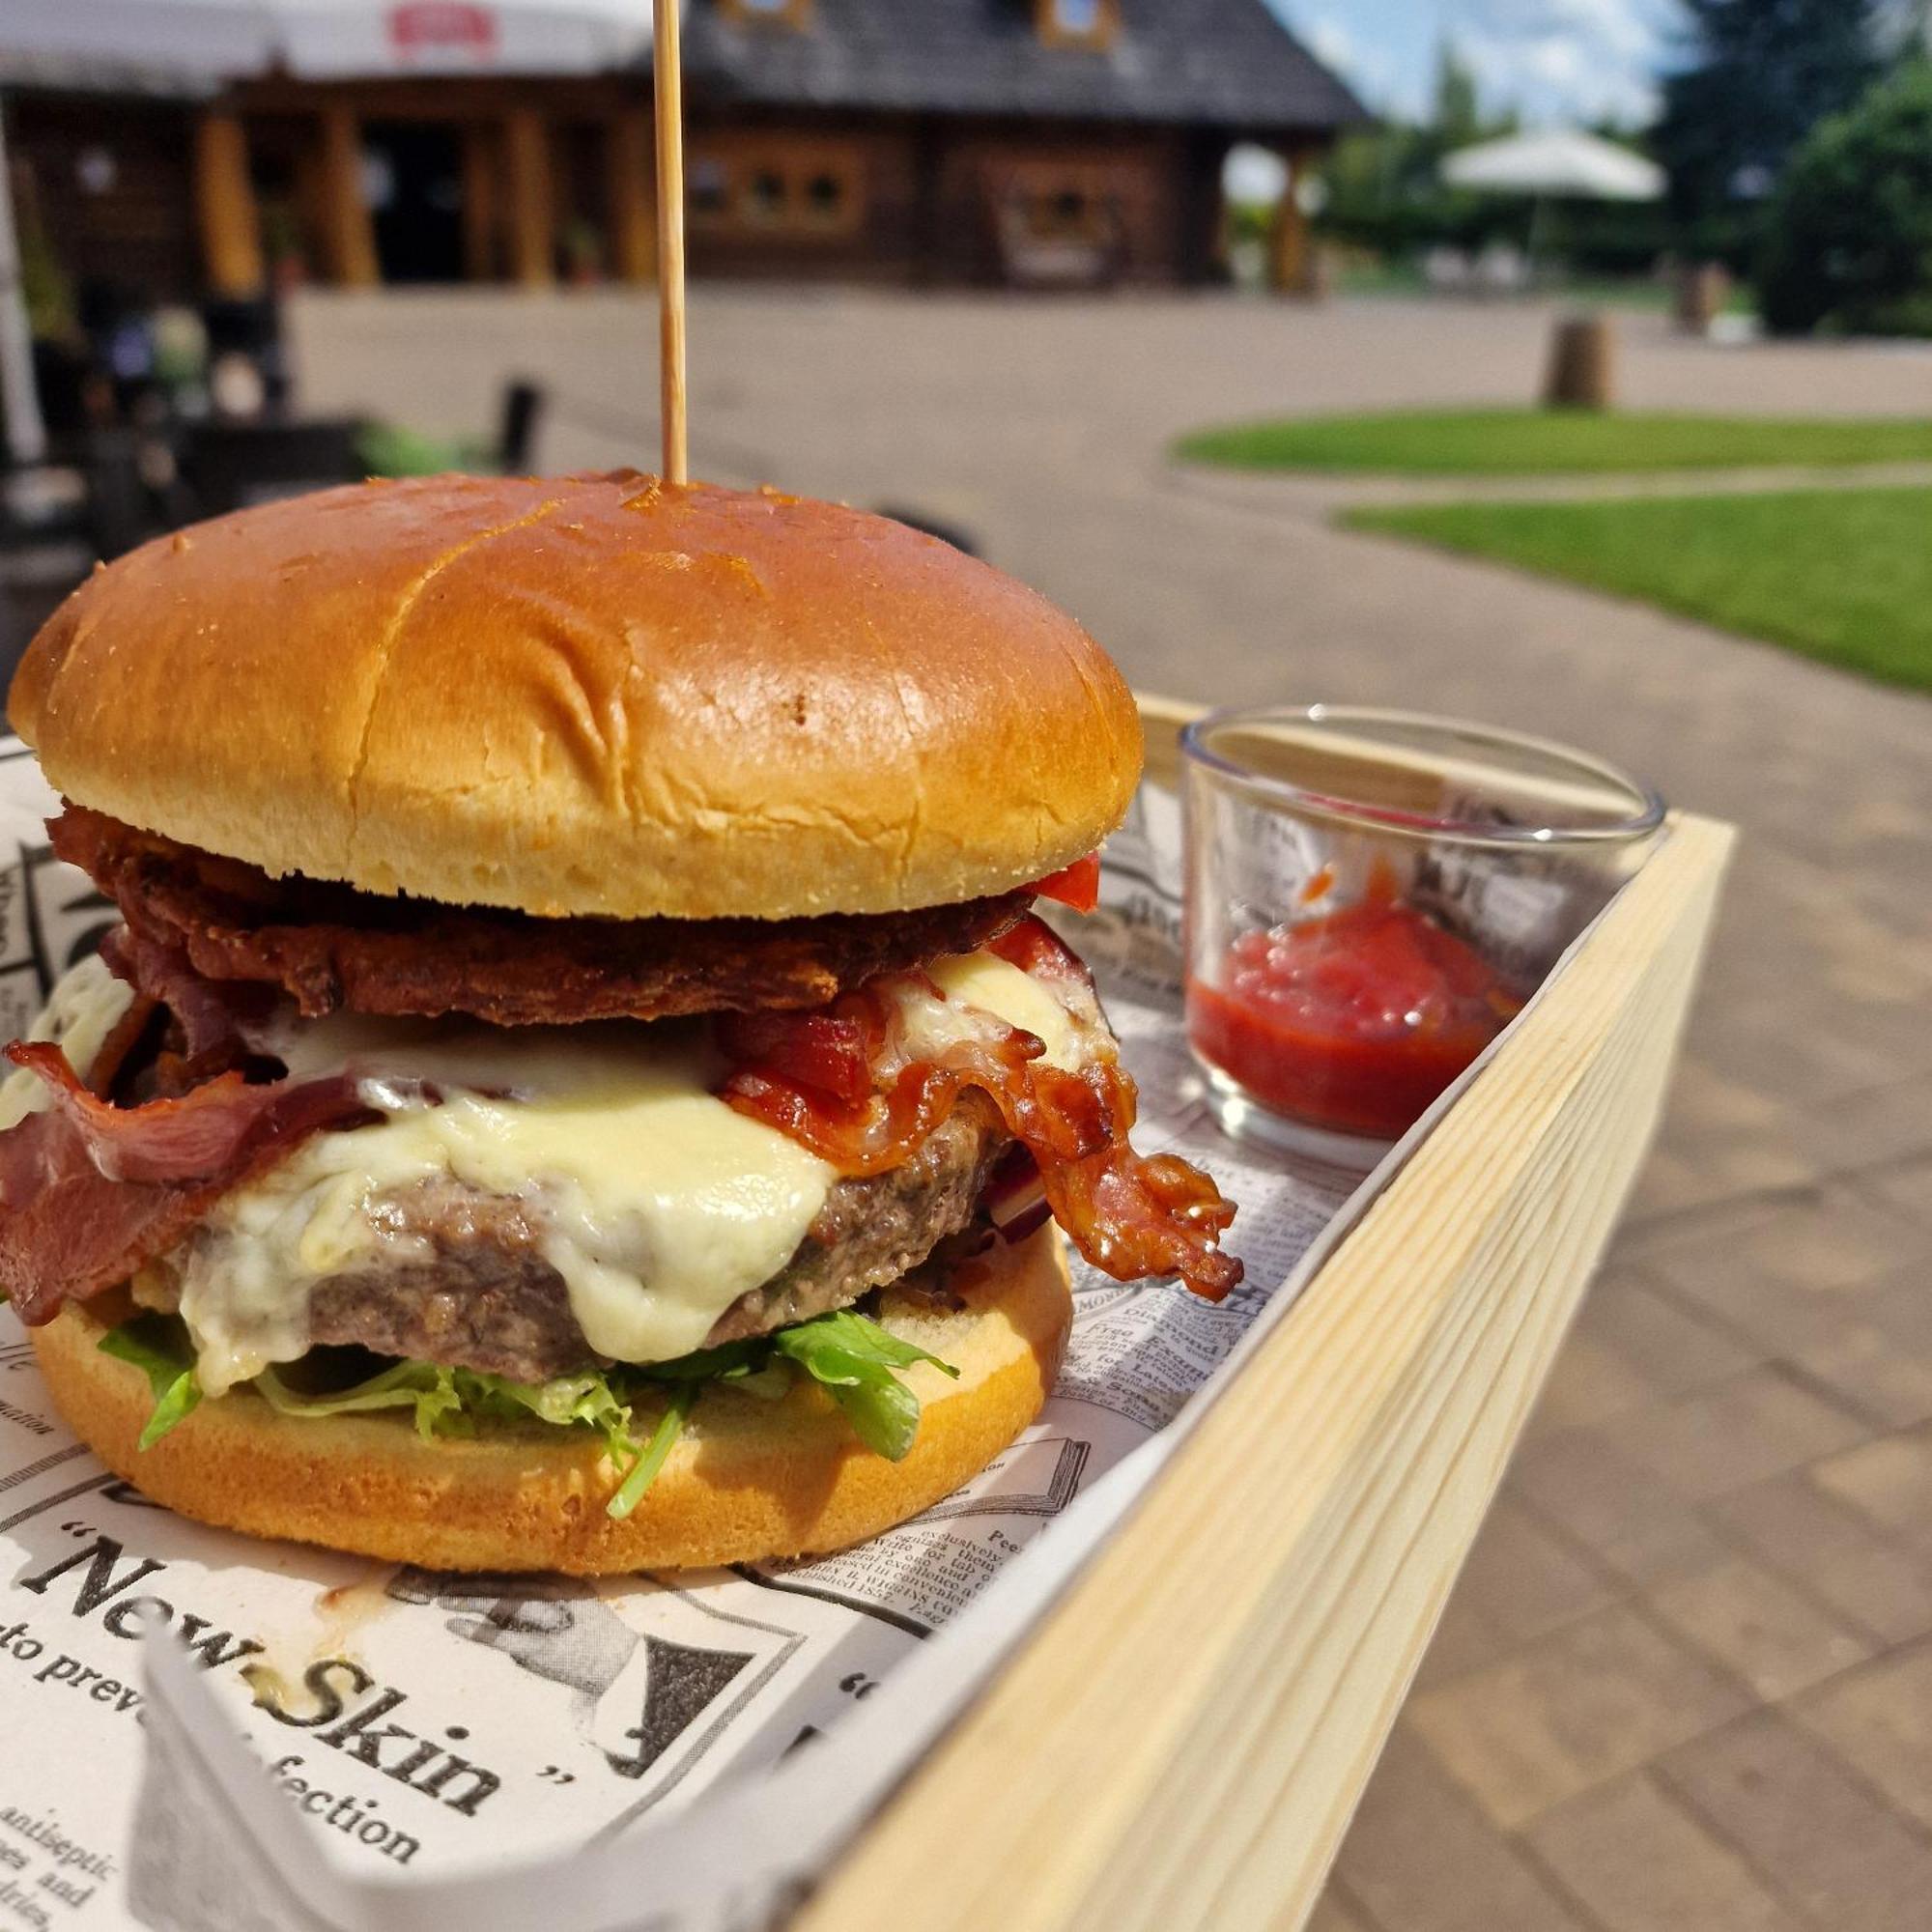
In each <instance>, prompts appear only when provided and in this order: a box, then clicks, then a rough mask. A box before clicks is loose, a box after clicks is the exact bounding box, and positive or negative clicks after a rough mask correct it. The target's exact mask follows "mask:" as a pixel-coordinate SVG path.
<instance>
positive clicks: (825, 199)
mask: <svg viewBox="0 0 1932 1932" xmlns="http://www.w3.org/2000/svg"><path fill="white" fill-rule="evenodd" d="M844 211H845V184H844V182H843V181H842V180H841V179H840V178H839V177H838V175H835V174H832V173H830V172H827V171H824V170H821V171H820V172H819V173H817V174H815V175H813V176H812V178H811V179H810V181H809V182H807V183H806V185H805V212H806V213H807V215H808V216H809V217H810V219H811V220H812V221H813V222H814V223H817V224H818V225H820V226H824V225H827V224H831V223H836V222H837V221H838V219H839V217H840V216H841V215H842V214H843V213H844Z"/></svg>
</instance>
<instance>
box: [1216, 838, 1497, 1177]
mask: <svg viewBox="0 0 1932 1932" xmlns="http://www.w3.org/2000/svg"><path fill="white" fill-rule="evenodd" d="M1329 883H1330V881H1329V879H1328V878H1327V876H1326V875H1325V874H1324V875H1321V876H1319V877H1318V880H1317V882H1316V890H1315V892H1314V894H1312V895H1308V896H1319V895H1320V894H1321V893H1322V892H1325V890H1326V889H1327V885H1328V884H1329ZM1218 978H1219V983H1218V985H1208V984H1207V983H1205V982H1204V981H1202V980H1198V979H1197V980H1193V981H1192V982H1191V983H1190V984H1189V986H1188V997H1187V1026H1188V1037H1189V1038H1190V1040H1191V1041H1192V1043H1193V1045H1194V1048H1195V1051H1196V1052H1198V1053H1199V1054H1201V1055H1202V1056H1203V1058H1205V1059H1207V1060H1208V1061H1209V1062H1211V1063H1212V1064H1213V1065H1216V1066H1219V1067H1221V1068H1222V1069H1223V1070H1224V1071H1225V1072H1227V1073H1229V1074H1231V1075H1232V1076H1233V1077H1234V1078H1235V1079H1236V1081H1238V1082H1239V1083H1240V1085H1241V1086H1242V1087H1243V1088H1244V1089H1245V1090H1246V1091H1247V1092H1248V1093H1249V1094H1253V1095H1254V1097H1255V1098H1256V1099H1258V1100H1261V1101H1263V1102H1264V1103H1265V1104H1266V1105H1267V1106H1269V1107H1272V1108H1274V1109H1275V1110H1276V1111H1277V1112H1279V1113H1283V1114H1289V1115H1293V1117H1294V1118H1296V1119H1298V1120H1302V1121H1306V1122H1311V1123H1313V1124H1314V1125H1316V1126H1320V1127H1325V1128H1329V1129H1331V1130H1333V1131H1335V1132H1338V1133H1345V1134H1360V1135H1363V1136H1367V1137H1370V1138H1373V1139H1376V1140H1394V1139H1396V1138H1397V1137H1398V1136H1400V1135H1401V1134H1403V1133H1406V1131H1407V1130H1408V1128H1409V1127H1411V1126H1412V1125H1414V1123H1415V1122H1416V1121H1417V1120H1419V1119H1420V1118H1421V1117H1422V1115H1423V1113H1424V1112H1425V1111H1427V1109H1428V1107H1429V1104H1430V1102H1431V1101H1432V1100H1434V1099H1435V1097H1436V1095H1437V1094H1440V1093H1441V1092H1442V1091H1443V1089H1444V1088H1446V1087H1447V1086H1448V1085H1449V1084H1450V1082H1451V1081H1453V1080H1454V1079H1455V1078H1456V1076H1457V1075H1458V1074H1459V1073H1461V1072H1462V1071H1463V1068H1465V1067H1466V1066H1467V1065H1469V1064H1470V1063H1471V1062H1472V1061H1473V1060H1474V1059H1475V1058H1476V1056H1477V1055H1478V1054H1480V1053H1481V1052H1482V1050H1483V1049H1484V1048H1485V1047H1486V1046H1487V1045H1488V1044H1489V1043H1490V1041H1491V1040H1492V1039H1493V1038H1494V1037H1496V1035H1497V1034H1498V1033H1500V1032H1501V1031H1502V1029H1503V1027H1504V1026H1505V1025H1506V1024H1507V1023H1508V1021H1509V1020H1510V1019H1511V1018H1512V1017H1513V1016H1514V1015H1515V1013H1516V1012H1517V1011H1518V1009H1520V1007H1521V1005H1522V1001H1521V999H1520V997H1519V996H1518V995H1517V993H1516V992H1515V991H1514V990H1513V989H1512V988H1511V987H1510V985H1509V984H1508V982H1507V981H1505V980H1503V979H1502V978H1501V976H1500V975H1498V974H1497V973H1496V972H1495V970H1494V969H1493V968H1492V966H1491V965H1490V964H1489V963H1488V962H1487V961H1486V960H1485V959H1484V958H1483V956H1482V955H1481V954H1480V953H1479V952H1476V951H1475V950H1474V949H1473V948H1472V947H1470V946H1468V945H1467V944H1465V943H1464V942H1463V940H1461V939H1458V938H1457V937H1456V936H1455V935H1454V934H1453V933H1451V932H1448V931H1445V930H1444V928H1443V927H1441V926H1440V925H1438V924H1436V923H1435V921H1434V920H1433V919H1431V918H1430V917H1429V915H1428V914H1427V913H1424V912H1419V911H1417V910H1416V909H1415V908H1414V907H1413V906H1410V905H1407V904H1405V903H1404V902H1403V900H1402V898H1401V897H1400V895H1399V894H1398V892H1397V889H1396V883H1395V879H1394V876H1393V874H1392V873H1391V872H1389V870H1388V869H1387V867H1378V868H1377V870H1376V872H1375V874H1374V875H1373V876H1372V877H1371V879H1370V881H1369V889H1368V893H1367V895H1366V896H1364V897H1363V898H1362V899H1361V900H1360V901H1359V902H1358V903H1356V904H1354V905H1351V906H1347V907H1344V908H1343V909H1342V910H1341V911H1339V912H1333V913H1327V914H1324V915H1321V916H1320V917H1317V918H1312V919H1304V920H1300V921H1297V922H1294V923H1288V924H1283V925H1276V926H1270V927H1269V928H1268V929H1267V930H1266V931H1264V932H1250V933H1247V934H1245V935H1244V936H1243V937H1241V938H1240V939H1237V940H1236V942H1235V944H1234V945H1233V946H1232V947H1231V948H1230V949H1229V951H1228V953H1227V955H1226V957H1225V958H1224V959H1223V961H1222V964H1221V969H1220V973H1219V976H1218Z"/></svg>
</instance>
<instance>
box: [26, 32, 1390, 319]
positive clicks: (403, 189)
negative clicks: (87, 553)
mask: <svg viewBox="0 0 1932 1932" xmlns="http://www.w3.org/2000/svg"><path fill="white" fill-rule="evenodd" d="M149 4H150V9H151V12H152V13H153V14H156V15H157V16H165V15H166V14H168V13H169V12H170V11H171V7H172V5H173V4H174V0H149ZM182 4H184V5H186V6H188V7H190V8H192V7H194V6H196V5H199V6H202V7H203V8H204V9H205V7H206V5H207V4H208V0H182ZM275 11H276V10H275V9H274V8H273V7H270V9H269V12H270V15H272V14H274V12H275ZM296 11H297V12H298V11H299V10H298V8H297V9H296ZM531 11H532V0H524V5H523V6H522V7H521V8H519V7H517V6H510V7H505V8H500V9H499V8H498V7H497V6H493V5H487V4H469V0H462V3H461V4H453V0H401V4H397V5H393V6H387V7H372V9H371V10H370V13H371V15H372V18H373V19H374V21H375V22H376V26H377V31H376V33H375V35H374V36H373V37H372V38H371V39H370V40H369V41H368V43H366V45H364V46H362V47H361V48H360V49H359V50H358V51H357V52H355V53H345V52H343V51H341V50H339V49H336V48H333V47H330V48H327V49H321V50H319V49H317V48H316V47H314V46H313V45H306V46H305V45H304V43H301V42H300V41H299V40H298V39H292V40H291V42H290V43H289V44H288V45H287V46H282V45H274V46H270V48H268V49H266V58H262V57H261V56H260V55H259V54H258V53H257V52H255V51H254V50H251V49H249V48H248V47H247V46H246V44H245V43H241V44H238V45H237V46H236V47H235V48H233V49H232V50H230V51H229V52H228V53H226V54H224V53H223V52H222V50H220V49H219V48H212V49H210V50H209V51H208V55H207V58H208V59H209V60H210V61H211V63H213V65H212V67H211V68H210V69H208V70H205V71H203V72H201V73H200V74H195V73H193V72H192V66H191V64H190V63H186V62H184V63H182V64H181V65H179V66H173V67H172V76H173V78H172V85H169V84H168V83H166V82H159V81H156V80H152V79H151V80H150V81H149V83H148V84H147V86H146V87H145V88H144V89H141V90H140V91H136V88H135V87H133V86H130V84H129V80H128V71H127V69H126V67H125V65H124V64H122V63H120V62H116V61H108V60H104V59H96V60H94V61H92V62H89V61H81V60H75V59H69V60H68V61H66V62H63V63H61V64H59V65H55V64H53V63H49V62H47V61H45V60H43V61H42V62H41V63H40V64H39V65H38V66H37V65H36V64H34V63H32V62H25V61H22V62H16V65H15V70H14V71H15V79H16V85H15V89H14V99H13V106H12V146H13V153H14V192H15V195H16V198H17V200H18V202H19V204H20V209H21V227H22V230H23V233H24V234H25V235H26V236H27V237H28V239H29V243H30V247H31V250H32V251H33V252H34V253H35V254H36V255H37V256H38V257H40V258H41V273H42V274H43V277H61V278H64V279H65V280H67V281H68V282H70V283H72V284H75V285H78V284H81V283H88V282H99V281H103V280H114V281H118V282H121V283H123V284H126V285H129V286H132V287H138V288H139V289H140V290H141V291H143V292H144V293H146V294H147V295H149V296H151V297H153V298H156V299H173V300H179V299H183V298H187V297H189V296H190V295H192V294H194V293H195V292H196V291H197V290H198V289H200V288H204V287H205V288H206V289H207V290H208V291H209V292H211V293H213V294H214V295H216V296H219V297H225V298H248V297H252V296H256V295H259V294H261V293H262V292H263V290H264V289H265V288H268V287H270V286H273V287H275V288H279V289H286V288H289V287H291V286H296V285H299V284H302V283H315V284H324V285H340V286H347V287H369V286H375V285H378V284H395V283H425V282H428V283H436V282H457V281H468V282H486V283H487V282H509V283H515V284H518V285H520V286H523V287H542V286H547V285H549V284H551V283H553V282H555V281H559V280H562V281H567V282H580V283H581V282H593V281H600V280H607V279H608V280H614V281H620V282H642V281H648V280H649V279H650V278H651V275H652V273H653V260H654V245H655V242H654V236H653V229H652V201H653V184H652V173H651V132H650V80H649V74H648V71H647V50H643V49H639V47H637V46H635V45H626V44H625V43H624V41H623V40H622V39H621V38H619V37H617V36H614V35H613V36H611V37H607V38H605V39H603V40H602V41H601V42H600V41H599V40H597V39H595V38H590V37H580V38H579V40H578V41H577V42H576V43H573V47H574V50H575V51H576V52H577V54H578V55H579V57H580V62H581V64H580V65H579V66H578V69H577V71H557V70H561V69H564V68H565V67H566V65H567V63H566V61H565V60H564V59H563V58H562V57H561V56H560V54H559V52H558V50H557V49H555V48H547V49H544V50H543V58H542V60H541V62H540V63H538V62H533V61H528V60H520V58H519V42H520V41H521V42H523V43H529V42H530V41H531V39H532V36H533V35H534V33H535V31H536V30H535V27H534V26H533V25H532V26H527V27H526V28H524V29H523V31H522V32H521V34H520V33H519V32H517V31H516V30H515V29H514V28H512V27H509V26H506V24H505V17H506V16H508V17H509V18H510V19H512V20H514V19H515V18H516V16H517V15H518V14H520V13H521V14H529V13H530V12H531ZM536 11H539V12H540V11H541V10H540V9H539V10H536ZM642 18H643V19H644V20H645V22H646V23H647V21H648V12H647V10H643V11H642ZM55 24H56V25H58V23H57V22H56V23H55ZM53 38H54V39H55V40H56V41H57V40H58V38H59V37H58V34H56V35H55V36H54V37H53ZM156 51H157V52H158V51H161V49H160V48H159V47H157V49H156ZM258 59H259V61H260V67H259V70H258V69H257V67H256V62H257V60H258ZM192 65H198V63H194V64H192ZM539 65H540V66H541V67H542V68H543V69H544V70H548V71H540V72H539V71H532V70H533V69H534V68H536V67H538V66H539ZM686 71H687V82H686V85H687V103H688V104H687V113H688V127H689V134H688V140H689V146H688V161H687V174H688V183H689V228H690V248H691V262H692V269H693V271H694V272H695V273H696V274H700V275H763V276H783V277H813V278H816V277H839V278H848V279H865V280H882V281H896V282H925V283H979V284H989V283H1028V284H1052V285H1056V286H1075V287H1083V286H1084V287H1092V286H1100V285H1108V284H1112V283H1117V282H1127V283H1141V284H1148V283H1189V282H1200V281H1203V280H1206V279H1208V278H1209V277H1211V276H1212V275H1214V274H1215V273H1217V272H1218V271H1219V270H1220V268H1221V266H1222V264H1223V263H1224V261H1225V253H1226V241H1227V222H1226V211H1225V209H1224V204H1223V195H1222V172H1223V164H1224V162H1225V160H1226V157H1227V155H1228V153H1229V150H1230V148H1231V147H1232V146H1233V145H1234V144H1235V143H1236V142H1237V141H1242V142H1249V143H1258V144H1261V145H1263V146H1265V147H1267V148H1269V149H1272V150H1274V151H1276V152H1278V153H1279V154H1280V155H1281V156H1283V157H1284V158H1285V159H1286V160H1287V161H1288V162H1289V164H1290V165H1291V166H1293V167H1295V168H1298V169H1300V170H1302V171H1303V172H1304V173H1305V172H1306V171H1307V170H1309V169H1310V168H1311V167H1312V166H1313V165H1314V163H1315V162H1316V161H1317V160H1318V159H1319V158H1320V157H1321V156H1322V155H1324V154H1325V153H1326V152H1327V151H1328V149H1329V148H1330V147H1331V146H1332V145H1333V142H1334V140H1335V138H1336V136H1337V134H1338V132H1340V131H1341V130H1342V129H1344V128H1348V127H1350V126H1352V125H1355V124H1357V123H1359V122H1361V121H1362V120H1363V119H1365V116H1364V113H1363V110H1362V109H1361V107H1360V106H1359V104H1358V103H1357V102H1356V100H1355V99H1354V98H1353V97H1352V95H1351V94H1350V92H1349V90H1348V89H1347V88H1346V87H1345V86H1344V85H1343V84H1342V83H1341V82H1340V81H1339V80H1338V79H1337V78H1336V77H1335V76H1334V75H1333V74H1332V73H1331V72H1330V71H1328V70H1327V69H1326V68H1324V67H1323V66H1322V64H1321V62H1320V61H1318V60H1317V59H1315V58H1314V56H1312V55H1311V54H1310V53H1309V52H1308V51H1307V50H1306V49H1305V48H1304V47H1303V46H1302V45H1301V44H1300V43H1298V42H1297V41H1296V40H1295V38H1294V37H1293V34H1292V33H1291V32H1290V31H1289V29H1288V28H1287V26H1286V25H1284V24H1283V23H1282V21H1281V20H1280V19H1279V18H1278V17H1277V16H1276V15H1275V14H1273V13H1271V12H1270V11H1269V10H1268V8H1267V7H1266V6H1265V5H1264V4H1263V0H994V4H987V0H937V4H927V5H923V6H920V7H908V6H903V5H894V4H889V0H696V4H695V5H693V6H692V8H691V17H690V22H689V26H688V28H687V58H686ZM197 80H199V81H200V82H201V83H202V85H200V86H197V85H196V84H195V83H196V81H197ZM21 83H25V84H21ZM157 89H158V90H159V91H161V92H162V93H164V94H172V95H173V97H174V98H172V99H167V98H157ZM185 96H186V97H188V98H184V97H185ZM1284 206H1285V215H1284V219H1285V220H1286V221H1287V223H1288V224H1289V226H1290V230H1291V232H1290V233H1288V234H1287V235H1286V236H1285V237H1284V240H1283V244H1282V247H1281V249H1280V250H1279V252H1278V256H1277V261H1278V265H1279V269H1280V272H1281V273H1283V274H1284V275H1286V276H1289V277H1293V276H1294V275H1297V274H1299V273H1300V272H1302V270H1303V265H1304V263H1305V259H1306V257H1305V247H1304V242H1303V240H1302V235H1301V232H1300V229H1301V220H1300V210H1299V207H1298V204H1296V203H1295V202H1294V201H1293V199H1290V200H1289V201H1287V202H1286V203H1285V204H1284Z"/></svg>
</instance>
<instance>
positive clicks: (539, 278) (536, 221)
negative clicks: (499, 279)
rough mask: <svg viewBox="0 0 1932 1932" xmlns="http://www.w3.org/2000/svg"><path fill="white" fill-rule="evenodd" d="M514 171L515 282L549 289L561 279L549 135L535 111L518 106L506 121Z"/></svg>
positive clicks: (505, 141)
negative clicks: (554, 229)
mask: <svg viewBox="0 0 1932 1932" xmlns="http://www.w3.org/2000/svg"><path fill="white" fill-rule="evenodd" d="M503 147H504V152H505V154H506V156H507V157H508V161H509V172H510V279H511V280H512V281H514V282H515V283H517V284H518V286H519V287H521V288H526V289H547V288H549V287H550V285H551V283H552V282H553V281H554V280H555V278H556V255H555V241H554V236H553V233H552V231H553V228H554V216H555V211H554V207H553V206H552V199H551V179H550V130H549V129H548V128H546V127H545V126H544V119H543V116H542V115H541V114H540V113H539V112H538V111H537V110H536V109H535V108H534V107H513V108H511V110H510V112H509V113H508V115H506V116H505V117H504V121H503Z"/></svg>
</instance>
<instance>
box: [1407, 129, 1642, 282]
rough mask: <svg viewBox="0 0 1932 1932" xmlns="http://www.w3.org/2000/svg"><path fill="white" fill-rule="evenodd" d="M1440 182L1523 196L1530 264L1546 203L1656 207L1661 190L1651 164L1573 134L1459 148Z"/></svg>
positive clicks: (1444, 166) (1590, 136) (1533, 135)
mask: <svg viewBox="0 0 1932 1932" xmlns="http://www.w3.org/2000/svg"><path fill="white" fill-rule="evenodd" d="M1442 179H1443V180H1444V181H1445V182H1447V183H1448V184H1449V185H1450V186H1451V187H1462V188H1469V189H1472V190H1474V191H1475V192H1477V193H1481V194H1514V195H1522V196H1526V197H1527V198H1528V200H1529V203H1530V211H1529V243H1528V248H1527V257H1528V260H1529V261H1530V262H1531V263H1532V264H1534V262H1535V260H1536V252H1537V242H1538V241H1539V240H1540V238H1541V236H1542V234H1543V222H1544V213H1545V210H1546V207H1547V205H1548V203H1549V202H1551V201H1658V200H1661V199H1662V194H1663V188H1664V173H1663V170H1662V168H1661V167H1659V166H1658V165H1657V163H1656V162H1655V161H1647V160H1645V159H1644V157H1643V156H1641V155H1634V154H1632V153H1631V151H1630V150H1629V149H1628V148H1620V147H1618V146H1617V145H1616V143H1615V142H1613V141H1605V140H1601V139H1600V138H1599V137H1598V136H1597V135H1595V134H1585V133H1582V132H1580V131H1579V130H1578V129H1577V128H1551V129H1548V130H1547V131H1545V132H1541V133H1530V134H1509V135H1505V136H1504V137H1503V139H1501V140H1499V141H1481V142H1478V143H1477V145H1476V146H1475V147H1473V148H1459V149H1458V150H1457V151H1456V152H1455V153H1454V154H1453V155H1451V156H1448V157H1447V158H1446V159H1445V160H1444V161H1443V163H1442Z"/></svg>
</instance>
